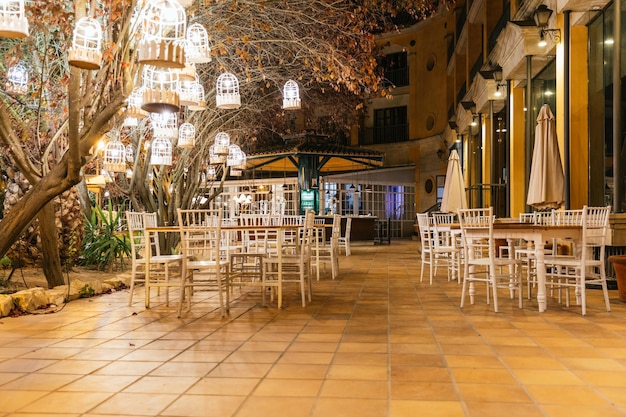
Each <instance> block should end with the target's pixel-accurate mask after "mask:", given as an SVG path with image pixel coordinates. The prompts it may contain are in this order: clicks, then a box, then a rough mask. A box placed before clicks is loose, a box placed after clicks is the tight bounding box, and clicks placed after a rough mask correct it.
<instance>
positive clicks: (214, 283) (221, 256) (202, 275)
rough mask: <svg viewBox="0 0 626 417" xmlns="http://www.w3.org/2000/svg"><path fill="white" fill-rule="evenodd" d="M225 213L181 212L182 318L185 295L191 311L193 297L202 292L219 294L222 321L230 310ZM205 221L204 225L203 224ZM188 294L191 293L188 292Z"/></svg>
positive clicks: (179, 214)
mask: <svg viewBox="0 0 626 417" xmlns="http://www.w3.org/2000/svg"><path fill="white" fill-rule="evenodd" d="M221 213H222V212H221V211H218V213H217V216H216V215H215V214H216V213H215V212H214V211H209V210H181V209H178V226H179V228H180V239H181V249H182V254H183V279H182V280H181V302H180V304H179V308H178V315H179V317H180V315H181V311H182V304H183V300H184V296H185V293H186V292H188V293H189V295H188V299H187V305H188V309H190V308H191V296H192V295H193V293H194V292H195V291H196V290H197V289H199V288H204V289H208V290H215V291H217V293H218V297H219V305H220V311H221V314H222V317H225V316H226V315H227V313H228V310H229V304H230V292H229V265H230V261H229V259H228V257H227V256H226V255H225V252H224V251H223V250H222V248H221V245H222V243H223V241H224V240H223V235H222V214H221ZM202 221H204V223H202V224H199V223H200V222H202ZM186 290H188V291H186Z"/></svg>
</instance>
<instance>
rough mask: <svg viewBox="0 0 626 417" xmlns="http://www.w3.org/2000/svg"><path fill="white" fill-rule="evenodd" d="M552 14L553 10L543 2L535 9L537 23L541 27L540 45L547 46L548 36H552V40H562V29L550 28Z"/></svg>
mask: <svg viewBox="0 0 626 417" xmlns="http://www.w3.org/2000/svg"><path fill="white" fill-rule="evenodd" d="M550 16H552V10H550V9H548V6H546V5H545V4H542V5H541V6H539V7H537V10H535V13H534V18H535V24H536V25H537V27H538V28H539V43H538V45H539V46H540V47H544V46H546V45H547V44H548V43H547V42H546V37H548V38H550V39H551V40H552V42H554V43H559V42H561V29H548V22H549V20H550Z"/></svg>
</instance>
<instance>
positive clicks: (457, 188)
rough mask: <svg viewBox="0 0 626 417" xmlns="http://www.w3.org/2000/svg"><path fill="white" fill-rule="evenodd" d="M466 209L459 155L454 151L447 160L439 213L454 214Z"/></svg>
mask: <svg viewBox="0 0 626 417" xmlns="http://www.w3.org/2000/svg"><path fill="white" fill-rule="evenodd" d="M466 208H467V196H466V195H465V183H464V181H463V172H462V171H461V163H460V161H459V154H458V153H457V151H456V149H453V150H452V151H451V152H450V157H449V158H448V169H447V171H446V182H445V184H444V186H443V197H442V199H441V211H442V212H444V213H456V212H457V210H458V209H466Z"/></svg>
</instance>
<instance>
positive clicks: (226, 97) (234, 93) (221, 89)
mask: <svg viewBox="0 0 626 417" xmlns="http://www.w3.org/2000/svg"><path fill="white" fill-rule="evenodd" d="M216 89H217V94H216V96H215V102H216V105H217V108H218V109H238V108H239V107H241V96H240V95H239V80H238V79H237V77H235V76H234V75H233V74H231V73H229V72H225V73H223V74H222V75H220V76H219V77H217V85H216Z"/></svg>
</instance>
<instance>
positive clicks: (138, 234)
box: [126, 211, 146, 259]
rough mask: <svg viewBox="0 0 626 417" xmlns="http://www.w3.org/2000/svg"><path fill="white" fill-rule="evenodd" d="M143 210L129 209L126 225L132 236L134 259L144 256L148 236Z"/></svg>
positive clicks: (131, 248) (131, 243)
mask: <svg viewBox="0 0 626 417" xmlns="http://www.w3.org/2000/svg"><path fill="white" fill-rule="evenodd" d="M144 214H145V213H143V212H135V211H127V212H126V225H127V227H128V235H129V238H130V251H131V256H132V259H140V258H143V257H144V256H143V255H144V250H145V247H146V236H145V231H144V223H143V218H144Z"/></svg>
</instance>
